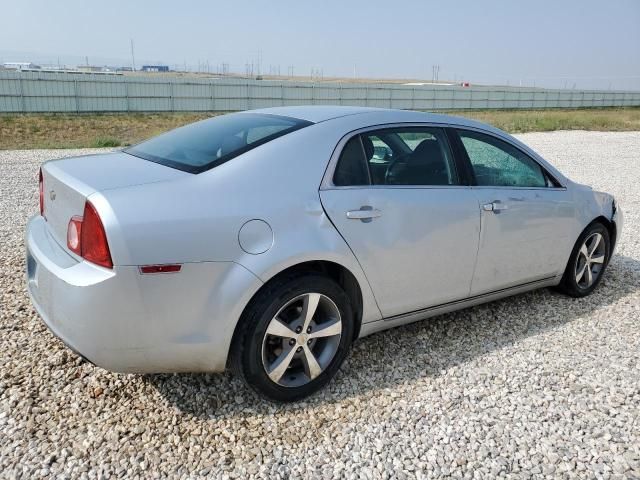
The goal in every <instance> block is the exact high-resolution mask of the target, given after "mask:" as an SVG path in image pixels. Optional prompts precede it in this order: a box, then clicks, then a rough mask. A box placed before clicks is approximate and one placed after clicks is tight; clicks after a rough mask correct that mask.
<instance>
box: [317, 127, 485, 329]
mask: <svg viewBox="0 0 640 480" xmlns="http://www.w3.org/2000/svg"><path fill="white" fill-rule="evenodd" d="M320 198H321V200H322V204H323V207H324V209H325V211H326V212H327V215H328V216H329V217H330V219H331V221H332V222H333V224H334V225H335V226H336V228H337V229H338V231H339V232H340V234H341V235H342V236H343V237H344V238H345V240H346V242H347V243H348V244H349V246H350V247H351V249H352V250H353V252H354V254H355V256H356V258H357V259H358V261H359V262H360V264H361V266H362V268H363V270H364V272H365V274H366V276H367V279H368V280H369V283H370V284H371V287H372V289H373V292H374V295H375V297H376V300H377V302H378V306H379V307H380V310H381V311H382V313H383V315H384V316H385V317H391V316H394V315H399V314H403V313H408V312H412V311H415V310H420V309H422V308H426V307H430V306H434V305H439V304H442V303H446V302H449V301H453V300H459V299H463V298H466V297H468V295H469V290H470V287H471V279H472V276H473V268H474V265H475V261H476V254H477V249H478V236H479V229H480V211H479V205H478V201H477V198H476V195H475V193H474V192H473V190H472V188H470V187H468V186H461V185H459V182H458V175H457V173H456V166H455V162H454V161H453V158H452V155H451V152H450V150H449V146H448V142H447V138H446V135H445V134H444V131H442V130H441V129H438V128H428V127H402V128H394V129H385V130H378V131H368V132H365V133H362V134H360V135H356V136H354V137H352V138H351V139H350V140H349V141H348V142H347V143H346V144H345V145H344V148H343V149H342V154H341V156H340V159H339V161H338V163H337V166H336V170H335V173H334V175H333V181H332V182H331V185H329V186H326V187H323V189H322V190H321V192H320Z"/></svg>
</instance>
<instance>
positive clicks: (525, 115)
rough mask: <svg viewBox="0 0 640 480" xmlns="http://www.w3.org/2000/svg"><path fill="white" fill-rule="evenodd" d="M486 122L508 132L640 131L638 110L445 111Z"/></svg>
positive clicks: (639, 111)
mask: <svg viewBox="0 0 640 480" xmlns="http://www.w3.org/2000/svg"><path fill="white" fill-rule="evenodd" d="M448 113H450V114H451V115H459V116H462V117H467V118H472V119H474V120H479V121H481V122H485V123H489V124H491V125H494V126H496V127H498V128H500V129H502V130H505V131H507V132H510V133H524V132H550V131H553V130H592V131H605V132H610V131H640V108H637V107H629V108H590V109H586V108H585V109H573V110H480V111H463V112H455V111H451V112H448Z"/></svg>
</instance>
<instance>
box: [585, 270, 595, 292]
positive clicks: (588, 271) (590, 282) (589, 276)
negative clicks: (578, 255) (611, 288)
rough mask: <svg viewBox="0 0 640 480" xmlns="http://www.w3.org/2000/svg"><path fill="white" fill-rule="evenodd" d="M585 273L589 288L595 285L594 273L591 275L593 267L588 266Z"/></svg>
mask: <svg viewBox="0 0 640 480" xmlns="http://www.w3.org/2000/svg"><path fill="white" fill-rule="evenodd" d="M585 273H586V274H587V287H589V286H591V284H592V283H593V273H591V266H589V265H588V266H587V268H586V270H585Z"/></svg>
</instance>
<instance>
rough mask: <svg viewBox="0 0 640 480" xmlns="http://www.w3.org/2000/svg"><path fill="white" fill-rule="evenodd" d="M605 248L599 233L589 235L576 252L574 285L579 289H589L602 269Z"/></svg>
mask: <svg viewBox="0 0 640 480" xmlns="http://www.w3.org/2000/svg"><path fill="white" fill-rule="evenodd" d="M606 249H607V246H606V244H605V240H604V238H603V237H602V235H601V234H600V233H597V232H596V233H593V234H591V235H589V236H588V237H587V238H586V239H585V241H584V243H583V244H582V247H580V250H579V252H578V259H577V261H576V270H575V275H576V284H577V285H578V287H579V288H581V289H586V288H589V287H590V286H591V285H593V284H594V282H595V281H596V280H597V279H598V277H599V276H600V274H601V273H602V270H603V269H604V262H605V256H606V251H607V250H606Z"/></svg>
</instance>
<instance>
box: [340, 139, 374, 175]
mask: <svg viewBox="0 0 640 480" xmlns="http://www.w3.org/2000/svg"><path fill="white" fill-rule="evenodd" d="M333 184H334V185H336V186H338V187H345V186H349V185H353V186H356V185H369V172H368V171H367V164H366V163H365V159H364V151H363V149H362V143H361V141H360V137H359V136H358V135H356V136H355V137H353V138H352V139H351V140H349V141H348V142H347V144H346V145H345V146H344V148H343V149H342V153H341V154H340V158H339V159H338V164H337V165H336V171H335V173H334V174H333Z"/></svg>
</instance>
